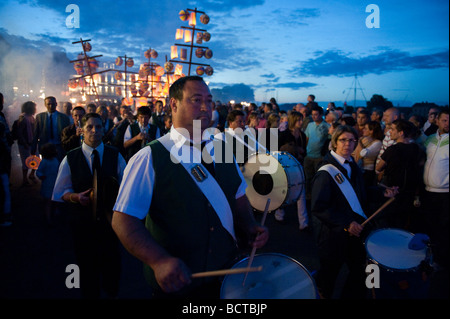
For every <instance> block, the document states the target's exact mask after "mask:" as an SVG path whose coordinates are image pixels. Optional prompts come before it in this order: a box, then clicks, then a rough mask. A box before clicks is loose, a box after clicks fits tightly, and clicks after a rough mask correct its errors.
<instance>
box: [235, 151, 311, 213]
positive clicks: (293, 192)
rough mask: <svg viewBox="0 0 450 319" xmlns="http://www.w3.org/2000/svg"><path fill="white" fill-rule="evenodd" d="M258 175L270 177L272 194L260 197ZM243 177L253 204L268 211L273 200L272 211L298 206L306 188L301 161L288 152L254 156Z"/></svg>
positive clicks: (261, 209)
mask: <svg viewBox="0 0 450 319" xmlns="http://www.w3.org/2000/svg"><path fill="white" fill-rule="evenodd" d="M256 173H259V174H270V176H271V177H272V180H273V188H272V190H271V191H270V193H268V194H260V193H259V192H258V191H257V190H256V189H255V187H254V186H255V185H254V184H253V178H254V176H255V174H256ZM242 174H243V176H244V178H245V181H246V182H247V189H246V195H247V197H248V199H249V202H250V205H251V206H252V207H253V208H255V209H256V210H259V211H264V209H265V206H266V203H267V199H268V198H270V205H269V211H274V210H276V209H278V208H280V207H282V206H285V205H290V204H293V203H295V202H296V201H297V200H298V199H299V197H300V194H301V192H302V190H303V188H304V186H305V176H304V172H303V167H302V165H301V164H300V162H299V161H298V160H297V159H296V158H295V157H293V156H292V155H291V154H289V153H287V152H272V153H270V154H264V153H256V154H253V155H251V156H250V157H249V158H248V160H247V162H246V163H245V165H244V168H243V170H242Z"/></svg>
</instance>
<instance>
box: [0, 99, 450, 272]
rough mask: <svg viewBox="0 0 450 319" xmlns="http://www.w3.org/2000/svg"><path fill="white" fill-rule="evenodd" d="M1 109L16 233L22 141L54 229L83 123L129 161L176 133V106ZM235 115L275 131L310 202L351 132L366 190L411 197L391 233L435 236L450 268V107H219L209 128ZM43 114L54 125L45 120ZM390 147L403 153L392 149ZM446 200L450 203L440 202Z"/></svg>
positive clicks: (396, 213) (49, 104) (229, 123)
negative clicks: (68, 157) (90, 117)
mask: <svg viewBox="0 0 450 319" xmlns="http://www.w3.org/2000/svg"><path fill="white" fill-rule="evenodd" d="M0 102H1V104H0V107H1V108H0V111H1V114H0V148H1V150H0V154H1V155H0V177H1V179H0V180H1V185H0V186H1V192H0V203H1V205H0V208H1V214H0V217H1V220H0V223H1V224H2V226H8V225H11V223H12V222H13V215H14V212H13V211H11V199H10V198H11V195H10V183H9V177H10V173H11V146H12V145H13V143H17V145H18V150H19V154H20V158H21V161H22V172H23V183H22V187H27V186H28V185H30V184H31V183H36V182H37V179H38V178H39V179H40V180H41V181H42V186H41V195H42V196H43V198H44V199H45V200H46V208H45V216H46V218H47V219H48V221H49V222H51V218H52V210H53V209H54V208H53V206H52V201H51V192H52V187H53V184H54V182H55V180H56V175H57V172H58V165H59V163H60V162H61V160H62V159H63V157H64V156H65V154H67V152H69V151H70V150H72V149H74V148H77V147H79V146H80V145H81V144H82V142H83V133H82V129H81V127H80V121H81V118H82V117H83V116H84V115H85V114H87V113H98V114H100V115H101V118H102V122H103V128H104V137H103V143H104V144H106V145H112V146H115V147H117V149H118V150H119V151H120V153H121V154H122V156H123V158H124V159H125V160H126V161H127V162H128V160H129V159H130V158H131V157H132V156H133V155H134V154H135V153H137V152H138V151H139V150H140V149H141V148H142V147H144V146H145V145H146V144H147V143H148V142H151V141H152V140H154V139H157V138H159V137H160V136H163V135H164V134H167V133H168V132H169V130H170V128H171V125H172V122H171V110H170V108H168V107H167V104H166V103H164V102H163V101H158V100H156V101H154V102H149V103H148V105H146V106H141V107H137V108H136V107H135V106H133V105H132V106H129V105H125V104H121V105H115V104H106V103H105V104H103V103H95V104H94V103H88V104H86V105H76V106H73V105H72V104H71V103H70V102H65V103H62V102H61V103H58V102H57V101H56V99H55V98H52V97H47V98H46V99H45V102H44V104H45V107H46V111H45V112H42V113H38V114H36V113H37V105H36V103H35V102H33V101H27V102H25V103H23V105H22V106H21V110H20V111H21V112H20V115H19V116H18V117H16V116H14V115H13V114H8V113H7V112H6V110H5V108H4V106H5V105H4V102H5V101H4V98H3V95H1V96H0ZM236 111H239V112H241V113H239V114H242V115H243V116H241V118H240V119H239V120H240V121H241V124H240V125H239V126H240V127H242V128H243V129H244V130H245V129H247V128H254V129H255V131H256V132H258V130H257V129H258V128H276V129H277V130H278V149H277V151H286V152H289V153H291V154H293V155H294V156H295V157H296V158H297V159H298V161H299V162H300V163H301V164H302V166H303V169H304V172H305V182H306V198H307V200H309V199H310V196H311V187H312V185H311V183H312V182H313V178H314V175H315V173H316V172H317V169H318V166H319V164H320V162H321V161H322V159H323V157H324V156H325V154H326V153H327V152H328V151H330V150H331V142H330V140H331V136H332V134H333V132H334V130H336V128H337V127H338V126H339V125H347V126H351V127H353V128H354V129H355V130H356V131H357V133H358V136H359V139H358V141H357V143H356V147H355V150H354V152H353V154H352V155H353V158H354V160H355V161H356V163H357V164H358V166H359V167H360V169H361V170H362V171H363V176H364V183H365V185H366V187H367V188H368V189H369V188H370V187H371V186H376V185H382V186H388V187H390V186H398V187H399V189H400V193H403V194H406V195H405V196H403V197H402V199H401V200H399V201H398V204H397V205H396V206H395V207H394V208H392V210H391V213H390V214H385V215H386V218H385V219H384V220H383V222H384V223H385V225H386V226H388V227H398V228H402V229H405V230H408V231H411V232H427V233H429V234H430V235H431V236H432V240H434V241H435V243H436V246H435V247H436V251H435V253H436V256H437V258H436V259H435V260H436V262H439V263H440V265H441V266H442V267H448V237H446V236H448V181H449V174H448V109H440V108H435V107H433V108H430V110H429V113H428V118H426V119H425V118H423V117H421V116H419V115H415V114H407V115H405V114H403V113H401V111H400V110H399V109H398V108H395V107H390V108H388V109H382V108H373V109H368V108H366V107H358V108H356V109H353V108H352V107H346V108H345V109H344V108H343V107H336V106H335V105H334V103H329V104H328V105H327V107H326V108H323V107H321V106H319V105H318V104H317V103H316V102H315V97H314V96H313V95H309V96H308V97H307V102H306V103H299V104H297V105H295V106H294V107H293V108H292V109H291V110H281V109H280V107H279V105H278V104H277V102H276V100H275V99H274V98H272V99H271V100H270V102H267V103H264V102H263V103H261V104H260V105H257V104H256V103H245V104H244V103H243V104H240V103H237V104H232V103H221V102H220V101H215V102H214V103H213V110H212V117H211V123H210V126H211V127H215V128H217V129H219V130H220V131H224V130H226V129H228V128H230V127H233V125H234V124H233V122H234V121H235V120H236ZM46 114H51V115H53V118H51V117H50V120H47V117H46V116H47V115H46ZM49 125H50V126H49ZM445 138H446V142H445V141H444V144H442V141H443V140H442V139H445ZM445 143H446V144H445ZM393 145H397V146H399V145H401V146H402V147H400V146H399V147H394V148H392V146H393ZM442 149H444V151H442ZM445 149H446V153H445ZM39 154H40V155H41V162H40V165H39V168H38V169H37V170H34V169H30V166H29V163H27V159H28V158H29V157H30V156H32V155H39ZM445 161H446V162H445ZM436 162H437V163H436ZM442 163H447V165H446V166H445V165H442ZM442 194H444V195H445V196H444V197H441V195H442Z"/></svg>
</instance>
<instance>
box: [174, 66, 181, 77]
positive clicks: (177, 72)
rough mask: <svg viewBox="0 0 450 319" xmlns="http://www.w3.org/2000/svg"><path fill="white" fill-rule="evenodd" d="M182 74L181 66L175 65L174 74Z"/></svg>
mask: <svg viewBox="0 0 450 319" xmlns="http://www.w3.org/2000/svg"><path fill="white" fill-rule="evenodd" d="M182 72H183V66H182V65H181V64H177V65H176V66H175V72H174V73H175V74H176V75H179V74H181V73H182Z"/></svg>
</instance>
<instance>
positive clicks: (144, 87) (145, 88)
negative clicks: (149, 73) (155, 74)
mask: <svg viewBox="0 0 450 319" xmlns="http://www.w3.org/2000/svg"><path fill="white" fill-rule="evenodd" d="M148 87H149V84H148V82H142V83H141V85H140V86H139V88H141V89H142V90H143V91H144V92H145V91H147V90H148Z"/></svg>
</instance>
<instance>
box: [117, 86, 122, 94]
mask: <svg viewBox="0 0 450 319" xmlns="http://www.w3.org/2000/svg"><path fill="white" fill-rule="evenodd" d="M115 91H116V95H119V96H120V95H122V88H121V87H120V86H116V89H115Z"/></svg>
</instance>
